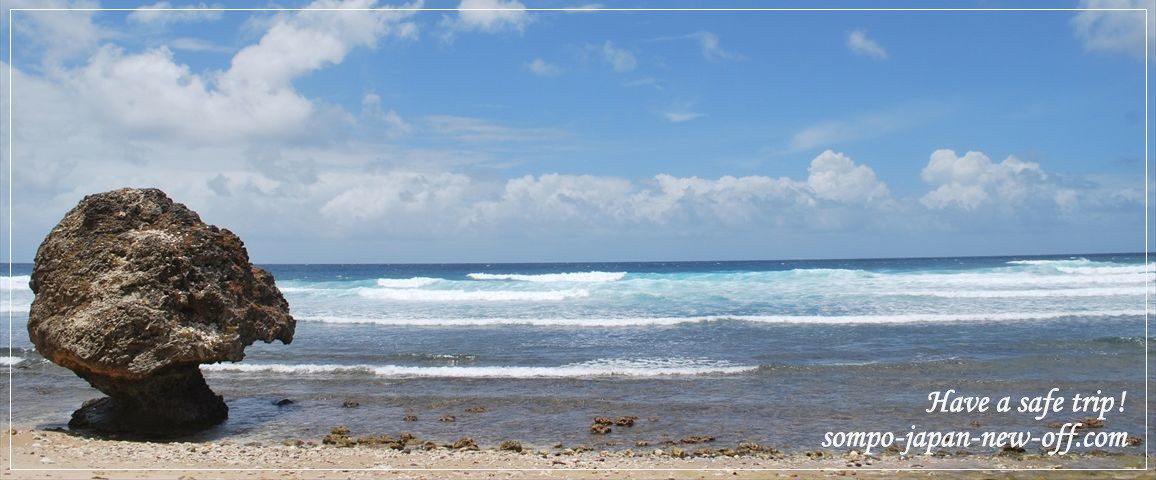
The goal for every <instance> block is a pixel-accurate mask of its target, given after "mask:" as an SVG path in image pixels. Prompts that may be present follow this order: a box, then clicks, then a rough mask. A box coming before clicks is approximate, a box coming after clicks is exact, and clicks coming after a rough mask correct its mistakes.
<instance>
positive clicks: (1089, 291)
mask: <svg viewBox="0 0 1156 480" xmlns="http://www.w3.org/2000/svg"><path fill="white" fill-rule="evenodd" d="M888 295H906V296H916V297H942V298H1041V297H1112V296H1128V295H1138V296H1143V295H1144V287H1126V288H1120V287H1117V288H1060V289H1049V290H922V291H919V290H913V291H904V292H894V293H888Z"/></svg>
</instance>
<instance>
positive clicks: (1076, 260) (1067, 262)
mask: <svg viewBox="0 0 1156 480" xmlns="http://www.w3.org/2000/svg"><path fill="white" fill-rule="evenodd" d="M1089 263H1092V261H1091V260H1088V259H1086V258H1084V257H1080V258H1069V259H1067V260H1010V261H1008V262H1007V264H1008V265H1073V264H1083V265H1086V264H1089Z"/></svg>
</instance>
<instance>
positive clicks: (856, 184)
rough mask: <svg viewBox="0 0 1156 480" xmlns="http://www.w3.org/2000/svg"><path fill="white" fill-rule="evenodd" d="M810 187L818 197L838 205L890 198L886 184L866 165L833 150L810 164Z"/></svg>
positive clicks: (820, 155)
mask: <svg viewBox="0 0 1156 480" xmlns="http://www.w3.org/2000/svg"><path fill="white" fill-rule="evenodd" d="M808 171H809V172H810V176H808V177H807V186H809V187H811V190H812V191H814V192H815V195H816V196H817V197H818V198H821V199H826V200H834V201H837V202H845V203H847V202H874V201H879V200H883V199H885V198H887V197H889V196H890V192H889V191H888V189H887V185H885V184H884V183H883V182H880V181H879V180H878V179H876V178H875V171H874V170H872V169H871V167H868V166H866V165H855V162H853V161H851V158H849V157H847V156H846V155H843V154H842V153H837V152H834V151H831V150H827V151H824V152H823V153H821V154H819V156H818V157H815V159H814V160H812V161H811V168H810V169H809V170H808Z"/></svg>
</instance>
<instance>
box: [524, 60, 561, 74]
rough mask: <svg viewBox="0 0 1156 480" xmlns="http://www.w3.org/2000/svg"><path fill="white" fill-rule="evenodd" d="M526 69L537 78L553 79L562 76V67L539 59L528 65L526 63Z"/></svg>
mask: <svg viewBox="0 0 1156 480" xmlns="http://www.w3.org/2000/svg"><path fill="white" fill-rule="evenodd" d="M526 68H528V69H529V70H530V72H532V73H533V74H534V75H537V76H539V77H554V76H557V75H560V74H562V67H559V66H557V65H554V64H553V63H550V62H547V61H545V60H542V59H541V58H535V59H534V60H533V61H531V62H530V63H527V64H526Z"/></svg>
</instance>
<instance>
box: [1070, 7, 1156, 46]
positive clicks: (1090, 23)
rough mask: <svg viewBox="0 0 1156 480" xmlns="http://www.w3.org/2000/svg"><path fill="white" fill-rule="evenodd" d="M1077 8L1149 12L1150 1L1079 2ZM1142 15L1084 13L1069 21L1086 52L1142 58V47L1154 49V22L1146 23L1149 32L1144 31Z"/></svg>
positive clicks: (1090, 11)
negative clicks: (1129, 9) (1147, 10)
mask: <svg viewBox="0 0 1156 480" xmlns="http://www.w3.org/2000/svg"><path fill="white" fill-rule="evenodd" d="M1080 8H1086V9H1113V8H1132V9H1141V10H1143V9H1149V15H1151V13H1153V12H1152V10H1151V9H1152V2H1151V1H1150V0H1081V1H1080ZM1144 18H1145V16H1144V12H1143V11H1110V10H1083V11H1081V12H1079V13H1077V14H1076V16H1075V17H1073V18H1072V27H1073V28H1074V29H1075V32H1076V37H1077V38H1079V39H1080V41H1081V42H1083V44H1084V48H1085V49H1086V50H1088V51H1094V52H1104V53H1122V54H1128V55H1133V56H1136V57H1138V58H1144V45H1145V44H1146V43H1147V44H1148V45H1149V48H1152V47H1153V46H1156V21H1152V19H1149V20H1148V31H1147V32H1145V31H1144Z"/></svg>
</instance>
